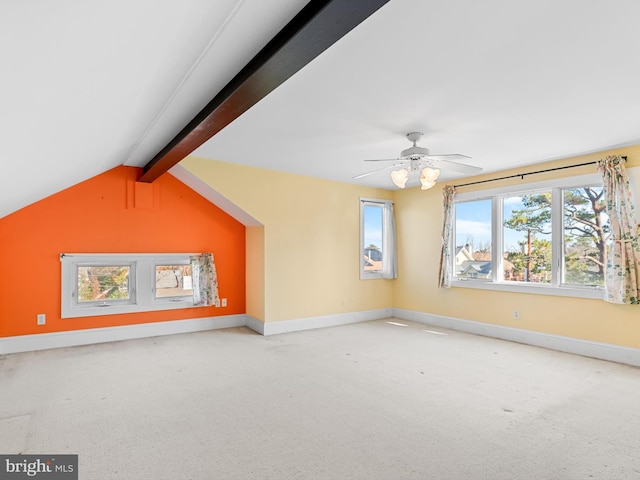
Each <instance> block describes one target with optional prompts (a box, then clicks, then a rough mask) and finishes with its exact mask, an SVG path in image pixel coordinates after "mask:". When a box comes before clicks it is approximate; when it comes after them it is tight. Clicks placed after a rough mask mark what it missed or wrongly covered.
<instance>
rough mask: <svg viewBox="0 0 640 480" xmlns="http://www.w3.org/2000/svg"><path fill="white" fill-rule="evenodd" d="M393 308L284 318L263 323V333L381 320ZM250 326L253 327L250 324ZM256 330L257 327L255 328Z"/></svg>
mask: <svg viewBox="0 0 640 480" xmlns="http://www.w3.org/2000/svg"><path fill="white" fill-rule="evenodd" d="M391 312H392V309H391V308H379V309H377V310H364V311H362V312H351V313H338V314H335V315H323V316H320V317H307V318H299V319H295V320H283V321H280V322H267V323H263V324H262V325H263V328H264V331H263V332H259V333H262V335H265V336H267V335H277V334H279V333H289V332H299V331H301V330H313V329H316V328H324V327H336V326H338V325H348V324H350V323H358V322H367V321H369V320H379V319H381V318H388V317H390V316H391ZM260 323H262V322H260ZM249 327H250V328H253V327H251V326H250V325H249ZM254 330H255V329H254ZM256 331H258V330H256Z"/></svg>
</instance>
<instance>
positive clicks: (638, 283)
mask: <svg viewBox="0 0 640 480" xmlns="http://www.w3.org/2000/svg"><path fill="white" fill-rule="evenodd" d="M598 171H599V172H600V174H601V175H602V180H603V183H604V195H605V203H606V209H607V215H609V222H610V223H611V240H610V242H611V243H610V245H609V250H608V252H607V253H608V254H607V266H606V270H605V298H604V299H605V300H606V301H607V302H611V303H628V304H638V303H640V292H639V291H638V289H639V287H640V245H639V244H638V226H637V224H636V220H635V218H636V217H635V208H634V205H633V201H632V198H631V191H630V190H629V179H628V177H627V172H626V169H625V166H624V159H623V158H622V157H620V156H617V155H616V156H609V157H606V158H603V159H602V160H600V161H599V162H598Z"/></svg>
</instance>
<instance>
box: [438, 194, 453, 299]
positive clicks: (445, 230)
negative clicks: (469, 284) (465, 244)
mask: <svg viewBox="0 0 640 480" xmlns="http://www.w3.org/2000/svg"><path fill="white" fill-rule="evenodd" d="M455 196H456V189H455V187H454V186H453V185H447V186H445V187H444V188H443V189H442V203H443V205H444V223H443V225H442V253H441V255H440V273H439V280H438V287H440V288H449V287H451V280H452V279H453V259H452V258H451V232H453V201H454V199H455Z"/></svg>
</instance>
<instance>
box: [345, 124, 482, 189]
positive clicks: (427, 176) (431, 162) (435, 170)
mask: <svg viewBox="0 0 640 480" xmlns="http://www.w3.org/2000/svg"><path fill="white" fill-rule="evenodd" d="M421 138H422V133H420V132H411V133H407V139H408V140H409V141H410V142H413V146H412V147H409V148H407V149H405V150H403V151H402V152H400V157H399V158H383V159H376V160H365V162H394V163H393V164H392V165H388V166H386V167H383V168H379V169H377V170H373V171H371V172H367V173H362V174H360V175H356V176H355V177H353V178H354V179H357V178H362V177H366V176H368V175H373V174H374V173H377V172H381V171H383V170H388V169H390V168H395V167H402V168H400V169H399V170H394V171H392V172H391V180H392V181H393V183H394V184H395V185H396V186H397V187H399V188H404V187H405V185H406V184H407V180H408V179H409V175H411V174H413V173H420V183H421V188H422V190H427V189H429V188H431V187H433V186H434V185H435V183H436V180H437V179H438V177H439V176H440V170H449V171H452V172H455V173H461V174H463V175H473V174H476V173H479V172H480V171H482V168H480V167H475V166H472V165H466V164H464V163H459V162H455V161H454V160H464V159H469V158H470V157H467V156H466V155H460V154H458V153H450V154H445V155H431V154H429V149H427V148H424V147H419V146H418V145H417V143H418V140H420V139H421Z"/></svg>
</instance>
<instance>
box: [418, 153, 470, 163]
mask: <svg viewBox="0 0 640 480" xmlns="http://www.w3.org/2000/svg"><path fill="white" fill-rule="evenodd" d="M425 158H428V159H429V160H463V161H464V160H471V157H467V156H466V155H462V154H460V153H447V154H444V155H427V156H426V157H425Z"/></svg>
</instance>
